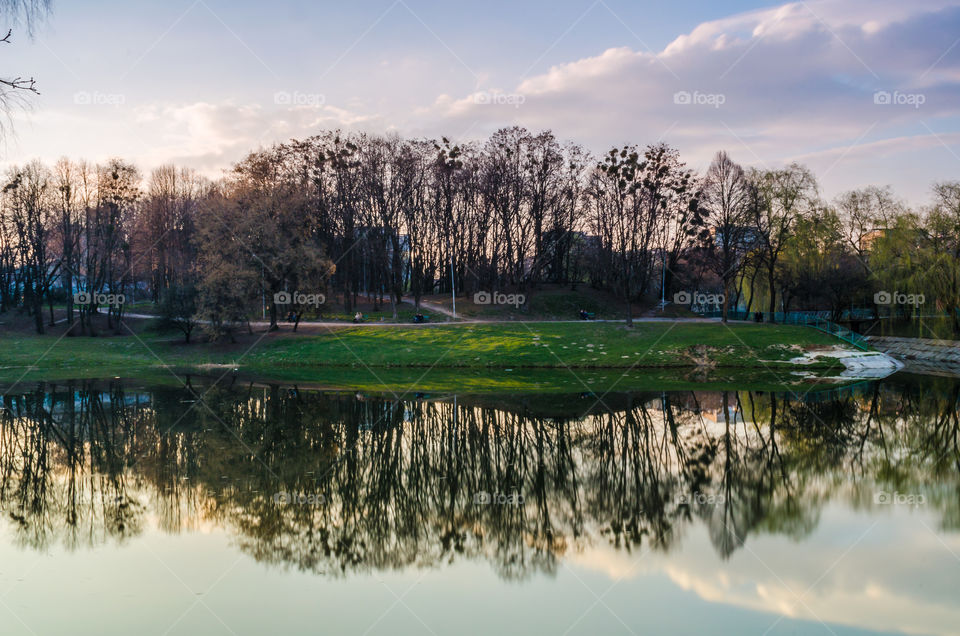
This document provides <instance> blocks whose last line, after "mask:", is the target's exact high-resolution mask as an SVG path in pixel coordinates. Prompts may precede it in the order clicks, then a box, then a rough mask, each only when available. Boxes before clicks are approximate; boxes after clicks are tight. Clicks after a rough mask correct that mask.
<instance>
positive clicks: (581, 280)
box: [0, 127, 960, 340]
mask: <svg viewBox="0 0 960 636" xmlns="http://www.w3.org/2000/svg"><path fill="white" fill-rule="evenodd" d="M933 194H934V197H933V204H932V205H930V206H929V207H926V208H922V209H917V210H912V209H910V208H908V207H907V206H906V205H905V204H904V203H903V202H901V201H900V200H898V199H897V197H896V196H895V195H894V194H893V193H892V192H891V191H890V189H889V188H883V187H876V186H871V187H867V188H863V189H859V190H853V191H850V192H847V193H845V194H843V195H841V196H839V197H837V198H836V199H835V200H833V201H829V202H828V201H826V200H824V199H823V198H822V197H821V195H820V190H819V187H818V183H817V179H816V176H815V175H814V174H813V173H812V172H811V171H810V170H809V169H807V168H806V167H804V166H802V165H798V164H791V165H789V166H786V167H783V168H778V169H757V168H750V169H746V168H744V167H742V166H740V165H739V164H737V163H736V162H735V161H734V160H733V159H732V158H731V157H730V156H728V155H727V154H726V153H725V152H719V153H717V155H716V157H715V158H714V159H713V161H712V163H711V164H710V166H709V168H708V169H707V170H706V171H705V172H704V173H703V174H698V173H697V172H696V171H694V170H692V169H691V168H689V167H688V166H687V165H686V164H685V163H684V162H683V161H682V160H681V158H680V154H679V152H678V151H677V150H676V149H674V148H672V147H670V146H669V145H667V144H664V143H655V144H651V145H648V146H646V147H638V146H634V145H627V146H623V147H618V148H614V149H611V150H610V151H609V152H607V153H606V154H604V155H602V156H599V157H597V156H593V155H591V154H590V153H589V152H587V151H586V150H585V149H584V148H582V147H581V146H578V145H576V144H573V143H565V142H562V141H560V140H558V139H557V138H556V137H555V136H554V135H553V133H552V132H550V131H544V132H540V133H533V132H530V131H528V130H526V129H523V128H517V127H512V128H504V129H501V130H499V131H497V132H496V133H494V134H493V135H492V136H491V137H490V138H489V139H486V140H484V141H479V142H471V143H461V144H458V143H455V142H453V141H451V140H449V139H446V138H443V139H440V140H422V139H413V140H408V139H403V138H401V137H399V136H395V135H390V136H380V135H371V134H361V133H344V132H340V131H330V132H325V133H323V134H320V135H317V136H313V137H309V138H307V139H302V140H291V141H289V142H287V143H282V144H277V145H274V146H271V147H268V148H263V149H259V150H256V151H254V152H251V153H250V154H249V155H248V156H247V157H245V158H244V159H243V160H242V161H240V162H238V163H237V164H235V165H234V166H233V167H232V168H231V169H230V170H229V171H227V172H226V173H225V175H224V176H223V177H222V178H220V179H218V180H209V179H206V178H204V177H202V176H200V175H198V174H197V173H196V172H194V171H193V170H190V169H187V168H182V167H176V166H173V165H167V166H162V167H160V168H157V169H155V170H153V171H152V172H150V174H149V175H146V176H145V175H144V174H143V173H141V171H140V170H139V169H138V168H137V167H136V166H135V165H133V164H131V163H130V162H127V161H124V160H122V159H112V160H110V161H107V162H105V163H102V164H96V165H95V164H91V163H89V162H85V161H71V160H67V159H62V160H60V161H58V162H56V163H55V164H54V165H52V166H50V165H45V164H43V163H41V162H38V161H34V162H30V163H28V164H26V165H23V166H15V167H12V168H11V169H10V170H9V171H8V173H7V175H6V178H5V179H4V182H3V187H2V190H0V312H3V311H11V310H17V311H23V312H25V313H26V314H28V315H29V316H31V317H32V320H33V322H34V325H35V327H36V330H37V332H38V333H43V332H44V330H45V327H48V326H50V325H53V324H55V323H56V322H57V321H58V320H63V319H65V320H66V321H67V323H68V324H69V325H70V333H71V334H82V333H85V334H92V333H95V332H96V330H97V327H96V325H95V322H94V320H93V318H94V317H95V316H97V315H99V314H100V313H105V314H106V316H105V319H106V321H107V327H108V328H116V327H117V326H118V325H119V320H120V318H121V317H122V313H123V311H124V307H125V305H124V303H123V302H118V301H119V299H121V298H123V299H125V300H126V301H127V305H129V302H130V300H131V299H134V300H138V301H144V302H151V303H155V304H156V305H158V306H160V307H161V308H162V309H163V314H164V315H165V316H167V318H168V320H169V321H170V323H171V324H173V325H175V326H177V327H179V328H180V329H181V330H183V332H184V334H185V336H186V338H187V339H188V340H189V338H190V334H191V332H192V331H193V330H194V328H196V327H197V326H198V325H202V326H203V328H204V329H205V330H207V331H209V332H210V335H211V336H214V337H220V336H229V337H232V336H233V333H234V332H235V331H236V330H237V329H239V328H242V327H243V326H244V325H245V324H249V320H250V319H251V318H252V317H254V316H258V315H259V313H260V312H261V311H269V315H270V323H271V327H272V328H276V327H277V324H278V320H279V319H280V318H281V316H282V314H281V312H283V311H286V310H287V309H288V307H287V306H282V305H281V306H278V303H275V302H273V300H274V298H275V295H276V294H278V293H281V292H293V291H301V292H316V293H323V294H324V295H325V297H326V305H325V306H326V307H328V308H329V307H331V306H342V308H343V310H344V311H346V312H348V313H349V312H352V311H353V310H354V309H355V308H356V305H357V303H358V302H359V301H360V300H361V299H364V300H366V299H368V298H372V299H373V300H374V302H375V303H376V304H377V305H378V306H385V307H386V306H389V307H391V308H392V310H393V313H394V316H396V312H397V305H398V304H399V303H400V302H401V300H402V299H404V298H407V299H409V300H411V301H412V302H413V303H414V305H415V306H416V307H417V308H418V309H419V307H420V302H421V300H422V299H423V298H424V297H425V296H428V295H431V294H438V293H446V294H449V293H450V292H451V290H453V291H454V292H455V293H456V294H457V295H463V296H471V295H472V294H474V293H475V292H477V291H488V292H493V291H502V290H527V289H535V288H536V287H537V286H540V285H545V284H561V285H570V286H571V288H575V287H576V286H577V285H589V286H592V287H594V288H597V289H601V290H605V291H607V292H609V293H610V294H611V296H612V297H615V298H617V299H619V302H621V303H622V304H623V306H624V309H625V316H626V318H627V320H628V323H629V321H630V319H631V317H632V315H633V313H634V305H637V304H639V305H641V306H645V307H649V306H652V305H653V304H655V303H657V301H660V300H661V299H663V300H665V301H666V302H671V301H674V300H675V294H677V292H681V291H683V292H711V293H715V294H717V296H716V298H717V299H721V296H720V295H721V294H722V300H718V301H717V302H718V307H720V308H722V309H723V312H724V317H725V318H726V313H727V310H728V309H729V308H731V307H739V308H741V309H745V310H747V311H748V312H749V311H758V310H763V311H769V312H776V311H790V310H804V309H817V310H829V311H831V312H832V313H834V314H836V315H839V314H840V313H842V312H843V311H845V310H846V309H850V308H858V307H861V308H862V307H874V306H875V303H874V300H875V299H874V294H876V293H878V292H880V291H883V290H889V291H891V292H903V293H908V292H909V293H912V294H916V295H922V296H923V297H924V298H925V299H926V300H927V301H928V304H927V306H926V307H925V308H924V309H923V310H924V311H927V312H929V311H930V310H935V311H936V312H938V313H940V314H949V315H950V316H951V318H952V322H953V326H954V329H955V330H956V332H957V333H960V313H958V310H957V307H958V306H960V276H958V272H960V182H946V183H938V184H935V185H934V187H933ZM61 307H65V308H66V314H65V316H64V315H63V314H62V313H61V314H59V315H58V311H60V309H59V308H61ZM289 309H293V310H296V314H297V315H298V316H299V315H301V314H302V313H303V312H304V311H306V312H308V313H309V312H310V311H314V312H315V313H316V312H318V311H319V310H321V309H323V308H322V307H312V308H311V307H298V306H296V301H295V300H294V305H293V306H292V307H289ZM907 309H909V310H911V311H916V308H915V307H908V308H907Z"/></svg>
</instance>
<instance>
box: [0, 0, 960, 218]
mask: <svg viewBox="0 0 960 636" xmlns="http://www.w3.org/2000/svg"><path fill="white" fill-rule="evenodd" d="M13 26H14V32H13V35H12V40H13V41H12V43H10V44H7V45H6V46H5V47H4V48H3V53H4V56H5V57H4V66H3V70H2V74H0V76H3V77H12V76H27V77H30V76H32V77H34V78H36V81H37V88H38V89H39V91H40V93H41V94H40V95H39V96H36V97H34V98H32V99H31V103H30V105H29V107H28V108H27V109H25V110H16V111H15V112H14V114H13V121H12V134H8V135H7V136H6V137H5V139H4V140H3V144H2V145H0V164H3V165H5V166H10V165H15V164H20V163H24V162H26V161H29V160H31V159H34V158H38V159H41V160H43V161H48V162H53V161H55V160H56V159H57V158H59V157H61V156H67V157H70V158H74V159H79V158H85V159H89V160H91V161H103V160H105V159H107V158H110V157H114V156H118V157H123V158H125V159H128V160H131V161H134V162H135V163H137V164H138V165H139V166H140V167H141V168H142V169H143V170H144V172H145V173H147V172H149V170H151V169H153V168H155V167H157V166H159V165H162V164H165V163H176V164H178V165H185V166H189V167H193V168H196V169H197V170H199V171H200V172H202V173H203V174H205V175H207V176H210V177H213V178H216V177H218V176H220V175H222V174H223V172H224V170H226V169H229V167H230V165H231V164H232V163H233V162H234V161H236V160H238V159H240V158H241V157H243V156H244V154H246V153H247V152H249V151H251V150H254V149H256V148H258V147H262V146H266V145H270V144H272V143H275V142H279V141H285V140H287V139H290V138H297V137H304V136H308V135H311V134H316V133H318V132H321V131H323V130H328V129H334V128H342V129H345V130H356V131H364V132H371V133H385V132H396V133H398V134H401V135H404V136H409V137H439V136H441V135H444V136H447V137H450V138H452V139H455V140H457V141H467V140H474V139H483V138H484V137H486V136H488V135H489V134H490V133H491V132H493V131H495V130H496V129H498V128H500V127H503V126H511V125H519V126H525V127H527V128H529V129H531V130H534V131H539V130H543V129H551V130H553V132H554V134H555V135H556V136H557V137H558V138H559V139H561V140H569V141H574V142H577V143H580V144H582V145H584V146H585V147H586V148H587V149H589V150H590V151H592V152H594V153H597V154H600V153H603V152H605V151H606V150H608V149H609V148H610V147H612V146H620V145H623V144H628V143H629V144H637V145H641V146H642V145H646V144H649V143H655V142H658V141H664V142H667V143H669V144H671V145H673V146H675V147H677V148H678V149H679V150H680V152H681V156H682V157H683V159H684V160H685V161H686V162H687V163H688V164H689V165H690V166H691V167H692V168H694V169H696V170H700V171H702V170H704V169H706V167H707V165H708V164H709V162H710V159H711V157H712V156H713V155H714V154H715V153H716V152H717V151H718V150H721V149H723V150H726V151H727V152H728V153H730V154H731V156H732V157H733V158H734V159H735V160H737V161H739V162H741V163H742V164H744V165H747V166H754V167H757V168H777V167H780V166H783V165H785V164H788V163H790V162H794V161H796V162H800V163H803V164H806V165H807V166H809V167H810V168H811V169H812V170H814V172H815V173H816V174H817V176H818V178H819V179H820V185H821V193H822V194H823V196H825V197H827V198H828V199H829V198H833V197H834V196H836V195H838V194H839V193H841V192H844V191H846V190H850V189H853V188H858V187H863V186H867V185H890V186H892V187H893V189H894V191H895V192H896V194H898V195H899V196H900V197H902V198H903V199H905V200H906V201H907V202H908V203H911V204H913V205H917V206H920V205H923V204H925V203H927V202H928V201H929V200H930V186H931V184H932V183H933V182H934V181H944V180H954V179H957V180H960V110H958V107H960V99H958V98H960V0H953V1H946V0H910V1H904V0H895V1H894V0H810V1H806V2H795V3H787V4H782V3H777V2H757V1H750V0H735V1H733V2H723V3H718V2H705V1H700V0H693V1H689V0H672V1H671V2H637V1H629V0H576V1H574V0H551V1H543V0H512V1H503V0H487V1H484V2H470V3H467V2H454V1H446V2H443V1H434V0H375V1H374V0H370V1H367V0H355V1H352V2H317V1H314V2H306V1H293V0H275V1H274V2H270V3H263V2H251V1H247V0H232V1H230V0H167V1H165V2H130V1H129V0H126V1H122V0H88V1H86V2H83V3H69V4H68V3H66V2H57V1H56V0H54V6H53V12H52V14H51V15H50V16H49V18H48V19H47V20H45V22H43V23H42V24H40V25H39V26H37V27H36V29H35V32H34V34H33V37H32V38H31V37H30V36H29V35H28V34H27V33H24V32H23V29H22V28H17V27H16V25H13Z"/></svg>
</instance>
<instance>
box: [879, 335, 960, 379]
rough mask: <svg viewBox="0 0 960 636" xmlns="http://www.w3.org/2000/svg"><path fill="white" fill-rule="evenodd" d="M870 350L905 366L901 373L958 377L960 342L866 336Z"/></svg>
mask: <svg viewBox="0 0 960 636" xmlns="http://www.w3.org/2000/svg"><path fill="white" fill-rule="evenodd" d="M867 340H868V341H869V342H870V346H872V347H873V348H874V349H877V350H878V351H883V352H884V353H886V354H887V355H889V356H892V357H893V358H896V359H897V360H899V361H900V362H902V363H903V364H904V370H906V371H914V372H917V373H935V374H943V375H957V376H960V341H957V340H931V339H927V338H893V337H886V336H883V337H879V336H868V337H867Z"/></svg>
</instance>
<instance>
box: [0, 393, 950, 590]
mask: <svg viewBox="0 0 960 636" xmlns="http://www.w3.org/2000/svg"><path fill="white" fill-rule="evenodd" d="M597 397H598V396H589V395H587V396H570V397H568V398H563V397H560V398H558V397H548V398H511V397H509V396H508V397H500V398H497V399H496V400H493V399H491V398H475V399H472V398H469V397H465V396H458V397H457V398H453V397H445V398H442V399H431V398H417V399H411V400H407V401H391V400H383V399H375V398H364V397H363V396H354V395H343V394H322V393H311V392H305V391H299V390H297V389H296V388H295V387H282V386H257V385H249V386H244V387H220V386H199V385H192V386H190V387H187V388H150V389H147V388H142V387H137V386H132V385H127V384H123V383H121V382H95V381H78V382H72V383H66V384H41V385H39V386H36V387H34V388H33V389H32V390H30V391H28V392H22V393H19V394H7V395H5V396H4V398H3V410H2V414H0V418H2V420H0V475H2V483H0V508H2V511H3V513H4V517H6V519H7V523H9V524H10V525H11V526H12V528H13V536H14V537H15V541H16V542H17V543H18V544H20V545H23V546H27V547H30V548H33V549H37V550H44V549H46V548H47V547H49V546H50V545H52V544H62V545H65V546H67V547H69V548H72V549H82V548H88V547H94V546H99V545H102V544H105V543H111V542H124V541H127V540H129V539H130V538H131V537H135V536H137V535H138V534H140V533H141V532H143V530H144V528H145V527H148V526H150V525H155V526H156V527H159V528H161V529H162V530H163V531H165V532H167V533H178V532H181V531H186V530H198V529H203V528H205V527H211V526H215V527H219V528H223V529H226V530H227V531H228V532H229V533H230V534H231V535H232V536H233V537H234V538H235V541H236V544H237V545H238V546H239V548H240V549H241V550H243V551H244V552H246V553H248V554H250V555H252V556H253V557H254V558H255V559H257V560H258V561H262V562H265V563H270V564H277V565H281V566H289V567H295V568H298V569H301V570H306V571H312V572H318V573H323V574H325V575H327V576H348V575H349V574H351V573H354V572H369V571H375V570H388V569H402V568H407V567H414V566H415V567H433V566H441V565H442V564H445V563H448V562H451V561H455V560H462V559H469V560H484V561H486V562H488V563H489V564H490V565H491V566H492V567H493V568H494V569H495V570H496V571H497V573H498V574H499V575H500V576H501V577H503V578H504V579H525V578H528V577H531V576H533V575H535V574H536V573H539V572H546V573H555V572H556V571H557V569H558V567H559V565H560V562H561V560H562V559H564V558H567V557H569V556H571V555H575V554H578V553H582V552H583V551H585V550H587V549H590V548H591V547H596V546H598V545H605V546H608V547H609V548H612V549H615V550H617V551H622V552H624V553H625V554H631V553H638V551H639V550H642V549H648V550H653V551H660V552H669V551H671V550H673V549H679V548H681V547H682V545H683V542H684V535H685V533H686V532H687V531H688V530H689V529H690V528H691V527H693V526H696V525H703V526H705V527H706V528H707V529H708V530H709V536H710V540H711V544H712V546H713V548H714V550H715V551H716V553H717V554H719V555H720V556H722V557H724V558H729V557H730V556H731V555H733V554H735V553H736V552H737V551H738V550H741V549H743V547H744V545H745V543H748V542H750V541H751V537H756V536H759V535H763V534H774V535H786V536H789V537H791V538H794V539H797V540H801V539H803V538H804V537H806V536H807V535H809V534H810V533H811V532H812V531H813V530H814V529H815V528H816V527H817V525H818V522H819V518H820V514H821V511H822V510H823V508H824V507H825V506H826V505H827V504H828V503H829V502H834V503H837V502H840V503H842V504H844V505H846V506H848V507H850V508H853V509H856V510H872V509H880V508H883V507H885V506H886V507H889V506H894V505H903V504H913V505H923V506H925V508H926V509H929V510H933V511H935V513H936V517H937V518H938V519H939V524H940V528H939V530H944V531H955V530H957V529H958V528H960V483H958V482H960V446H958V444H960V422H958V397H960V395H958V385H957V384H955V383H952V382H949V381H946V380H944V381H942V382H941V383H940V384H933V385H931V384H930V383H929V382H927V383H926V384H924V385H919V384H915V385H911V384H909V383H907V384H903V383H896V384H894V383H890V382H887V383H883V384H881V383H873V384H868V385H863V386H860V387H857V388H855V389H852V390H847V391H843V392H835V393H832V394H827V395H820V396H791V395H782V394H770V393H756V392H748V391H743V392H729V393H695V392H694V393H668V394H643V395H637V394H632V395H608V396H603V399H602V401H600V402H598V401H597ZM198 398H199V399H198ZM906 496H911V497H913V499H912V500H909V501H908V500H907V499H904V497H906ZM885 498H886V499H885ZM898 498H899V499H898Z"/></svg>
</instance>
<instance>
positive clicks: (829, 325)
mask: <svg viewBox="0 0 960 636" xmlns="http://www.w3.org/2000/svg"><path fill="white" fill-rule="evenodd" d="M702 313H703V316H704V317H706V318H721V317H722V316H723V312H722V311H719V310H717V311H706V312H702ZM758 315H760V316H762V317H763V320H762V322H777V323H780V324H782V325H801V326H804V327H812V328H814V329H817V330H818V331H822V332H823V333H828V334H830V335H831V336H835V337H837V338H840V339H841V340H843V341H844V342H846V343H849V344H851V345H853V346H854V347H856V348H857V349H860V350H861V351H869V350H870V345H869V344H868V343H867V339H866V338H864V337H863V336H861V335H860V334H858V333H857V332H855V331H851V330H849V329H847V328H846V327H841V326H840V325H838V324H837V323H835V322H830V321H829V320H827V319H826V318H823V317H822V316H821V315H819V314H817V313H810V312H799V311H788V312H786V313H784V312H782V311H778V312H774V313H770V312H767V311H765V312H757V311H751V312H746V311H739V310H736V311H735V310H728V311H727V319H728V320H752V321H755V322H761V321H758V320H757V316H758Z"/></svg>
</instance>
